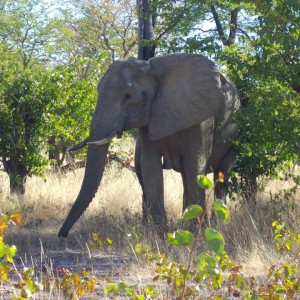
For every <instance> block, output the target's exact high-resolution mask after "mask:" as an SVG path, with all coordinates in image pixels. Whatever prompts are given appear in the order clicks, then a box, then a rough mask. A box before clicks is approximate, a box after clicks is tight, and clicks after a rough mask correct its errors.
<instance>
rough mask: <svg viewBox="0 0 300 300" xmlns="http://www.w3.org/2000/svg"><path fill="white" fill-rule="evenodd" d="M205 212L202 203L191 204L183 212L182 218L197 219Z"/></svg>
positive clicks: (185, 219)
mask: <svg viewBox="0 0 300 300" xmlns="http://www.w3.org/2000/svg"><path fill="white" fill-rule="evenodd" d="M202 214H203V208H202V207H201V206H200V205H190V206H189V207H187V208H186V210H185V211H184V213H183V214H182V217H181V220H182V221H188V220H192V219H196V218H197V217H199V216H201V215H202Z"/></svg>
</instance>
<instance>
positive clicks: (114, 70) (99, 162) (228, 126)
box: [59, 54, 239, 237]
mask: <svg viewBox="0 0 300 300" xmlns="http://www.w3.org/2000/svg"><path fill="white" fill-rule="evenodd" d="M238 107H239V98H238V95H237V92H236V89H235V87H234V86H233V84H232V83H231V82H230V81H229V80H228V79H226V78H225V77H224V76H223V75H222V74H221V73H220V72H219V71H218V69H217V68H216V66H215V65H214V63H213V62H212V61H210V60H209V59H207V58H205V57H203V56H200V55H188V54H177V55H169V56H161V57H157V58H153V59H151V60H149V61H140V60H134V59H130V60H127V61H122V62H114V63H113V64H112V65H111V66H110V67H109V69H108V71H107V73H106V75H105V76H104V77H103V78H102V80H101V81H100V83H99V86H98V103H97V106H96V109H95V112H94V115H93V119H92V122H91V127H90V136H89V138H88V140H86V141H84V142H83V143H81V144H80V146H82V145H83V144H88V155H87V164H86V170H85V176H84V179H83V183H82V187H81V190H80V193H79V195H78V197H77V199H76V201H75V203H74V205H73V207H72V208H71V211H70V212H69V215H68V216H67V219H66V221H65V222H64V224H63V226H62V227H61V229H60V231H59V236H63V237H66V236H67V235H68V233H69V231H70V229H71V228H72V226H73V225H74V223H75V222H76V221H77V220H78V219H79V217H80V216H81V215H82V213H83V212H84V211H85V209H86V208H87V207H88V205H89V203H90V202H91V201H92V199H93V197H94V196H95V193H96V191H97V189H98V186H99V184H100V181H101V178H102V174H103V170H104V167H105V163H106V156H107V150H108V144H109V141H110V140H111V139H112V138H113V137H114V136H115V135H118V136H120V135H121V134H122V132H123V131H125V130H128V129H131V128H138V138H137V143H136V154H135V168H136V173H137V177H138V179H139V182H140V184H141V186H142V190H143V217H144V219H146V218H147V217H148V216H151V217H152V218H153V220H154V221H155V222H156V223H163V224H165V222H166V213H165V209H164V198H163V169H174V170H176V171H178V172H180V173H181V175H182V181H183V186H184V199H183V208H184V209H185V208H186V207H187V206H188V205H190V204H196V203H198V204H200V205H203V206H204V205H205V194H204V190H201V189H200V188H199V187H198V185H197V183H196V176H197V175H198V174H207V173H210V172H214V174H215V176H216V175H217V174H218V172H219V171H222V172H223V174H224V175H225V180H226V179H228V176H229V171H230V168H231V165H232V162H233V154H232V151H231V142H232V140H233V139H234V138H236V136H237V128H236V125H235V124H232V123H231V122H230V117H231V115H232V113H233V112H235V111H236V110H237V109H238ZM75 148H76V146H75ZM215 193H216V196H217V197H218V198H224V197H225V194H226V191H224V190H222V189H221V188H217V189H216V191H215Z"/></svg>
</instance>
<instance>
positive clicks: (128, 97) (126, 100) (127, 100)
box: [123, 93, 131, 105]
mask: <svg viewBox="0 0 300 300" xmlns="http://www.w3.org/2000/svg"><path fill="white" fill-rule="evenodd" d="M130 100H131V94H129V93H127V94H125V95H124V97H123V104H124V105H129V104H130V103H131V101H130Z"/></svg>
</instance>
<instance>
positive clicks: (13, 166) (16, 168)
mask: <svg viewBox="0 0 300 300" xmlns="http://www.w3.org/2000/svg"><path fill="white" fill-rule="evenodd" d="M5 171H6V172H7V173H8V175H9V182H10V192H11V193H12V194H17V195H24V194H25V183H26V179H27V170H26V168H25V167H24V166H23V165H22V164H20V163H19V162H17V161H9V162H8V163H6V166H5Z"/></svg>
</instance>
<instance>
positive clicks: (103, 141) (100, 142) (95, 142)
mask: <svg viewBox="0 0 300 300" xmlns="http://www.w3.org/2000/svg"><path fill="white" fill-rule="evenodd" d="M115 136H116V132H113V133H112V134H110V135H109V136H108V137H106V138H104V139H102V140H99V141H93V142H87V145H97V146H101V145H105V144H107V143H109V142H110V141H111V140H112V139H113V138H114V137H115Z"/></svg>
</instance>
